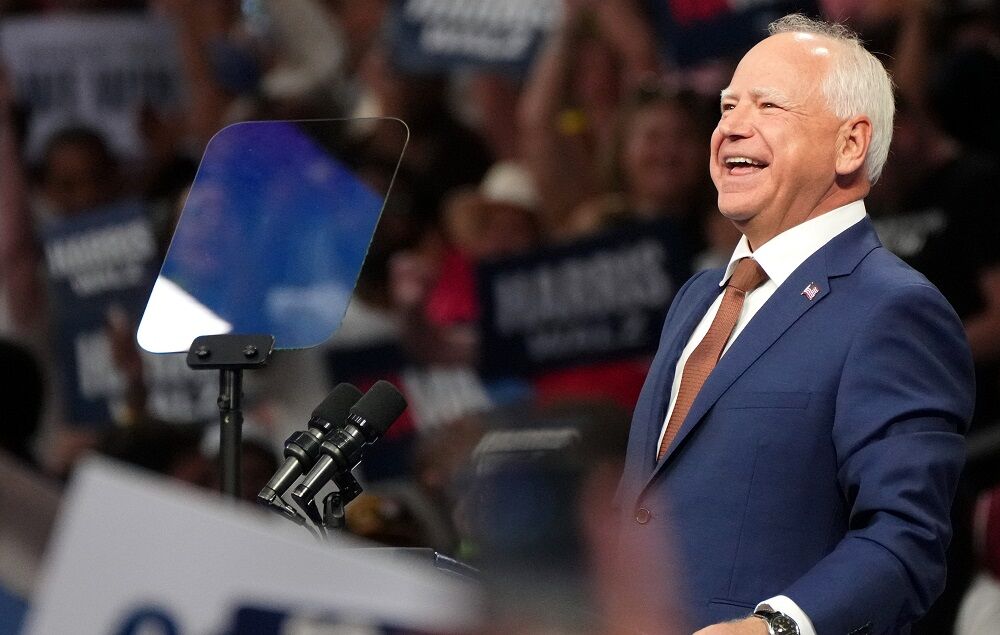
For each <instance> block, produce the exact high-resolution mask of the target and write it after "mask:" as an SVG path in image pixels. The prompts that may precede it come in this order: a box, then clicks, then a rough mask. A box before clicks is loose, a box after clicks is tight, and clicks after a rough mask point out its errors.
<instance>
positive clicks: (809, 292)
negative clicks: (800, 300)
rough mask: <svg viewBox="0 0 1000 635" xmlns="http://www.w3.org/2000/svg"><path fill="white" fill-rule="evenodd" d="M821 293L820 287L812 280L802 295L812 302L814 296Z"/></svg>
mask: <svg viewBox="0 0 1000 635" xmlns="http://www.w3.org/2000/svg"><path fill="white" fill-rule="evenodd" d="M818 293H819V287H817V286H816V283H815V282H810V283H809V284H808V285H806V288H805V289H803V290H802V295H804V296H806V299H807V300H809V301H810V302H812V300H813V298H815V297H816V295H817V294H818Z"/></svg>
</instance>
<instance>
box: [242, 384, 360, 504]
mask: <svg viewBox="0 0 1000 635" xmlns="http://www.w3.org/2000/svg"><path fill="white" fill-rule="evenodd" d="M360 398H361V391H360V390H358V389H357V388H355V387H354V386H352V385H351V384H346V383H344V384H338V385H337V387H336V388H334V389H333V390H331V391H330V394H329V395H327V396H326V399H324V400H323V401H322V403H320V404H319V405H318V406H316V409H315V410H313V411H312V417H311V418H310V419H309V428H308V429H307V430H299V431H297V432H293V433H292V434H291V435H290V436H289V437H288V440H287V441H285V457H286V458H285V464H284V465H282V466H281V468H280V469H279V470H278V471H277V472H275V473H274V476H272V477H271V480H270V481H268V482H267V485H265V486H264V489H262V490H260V493H259V494H257V502H258V503H260V504H261V505H271V504H277V501H279V500H280V497H281V495H282V494H284V493H285V491H286V490H288V488H289V487H291V485H292V483H294V482H295V479H297V478H298V477H299V476H301V475H302V473H303V472H305V471H307V470H308V469H309V468H311V467H312V466H313V464H314V463H315V462H316V458H317V457H319V448H320V444H321V443H323V441H324V439H326V438H327V437H328V436H330V434H331V433H332V432H333V431H334V430H335V429H337V428H338V427H339V426H341V425H343V422H344V420H345V419H347V415H348V414H349V412H350V408H351V406H353V405H354V404H355V403H357V402H358V399H360ZM280 507H282V508H285V507H287V505H285V504H282V505H280ZM289 509H290V508H289Z"/></svg>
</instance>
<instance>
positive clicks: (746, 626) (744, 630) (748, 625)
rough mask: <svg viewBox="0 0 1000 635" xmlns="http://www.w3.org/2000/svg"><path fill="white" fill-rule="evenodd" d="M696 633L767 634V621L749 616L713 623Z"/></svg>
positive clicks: (711, 634)
mask: <svg viewBox="0 0 1000 635" xmlns="http://www.w3.org/2000/svg"><path fill="white" fill-rule="evenodd" d="M694 635H767V623H766V622H765V621H764V620H762V619H760V618H757V617H748V618H746V619H743V620H740V621H738V622H726V623H725V624H712V625H711V626H706V627H705V628H703V629H701V630H700V631H698V632H697V633H695V634H694Z"/></svg>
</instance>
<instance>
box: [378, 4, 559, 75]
mask: <svg viewBox="0 0 1000 635" xmlns="http://www.w3.org/2000/svg"><path fill="white" fill-rule="evenodd" d="M561 15H562V0H505V1H504V2H497V1H496V0H395V2H394V3H393V6H392V9H391V12H390V16H389V20H388V33H389V41H390V42H391V43H392V49H391V51H392V61H393V64H394V65H395V66H396V67H397V68H399V69H400V70H402V71H404V72H409V73H436V72H444V71H449V70H453V69H455V68H461V67H477V68H478V67H490V68H495V69H500V70H504V71H507V72H511V73H516V74H521V73H523V72H524V71H526V70H527V68H528V67H529V65H530V63H531V60H532V59H533V58H534V55H535V53H536V52H537V50H538V48H539V46H540V45H541V42H542V41H543V40H544V39H545V35H546V33H547V32H548V31H549V30H550V29H552V28H554V27H555V26H556V25H557V24H558V23H559V21H560V20H561Z"/></svg>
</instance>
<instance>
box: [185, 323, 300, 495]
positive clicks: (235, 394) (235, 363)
mask: <svg viewBox="0 0 1000 635" xmlns="http://www.w3.org/2000/svg"><path fill="white" fill-rule="evenodd" d="M273 350H274V336H273V335H262V334H249V335H247V334H237V333H228V334H224V335H202V336H200V337H196V338H195V339H194V341H193V342H192V343H191V348H190V349H189V350H188V354H187V365H188V367H189V368H192V369H195V370H203V369H210V370H214V369H218V371H219V402H218V403H219V470H220V473H221V474H220V475H221V481H222V492H223V494H225V495H226V496H228V497H230V498H239V497H240V492H241V487H240V459H241V454H242V451H243V448H242V445H243V371H244V370H251V369H254V368H262V367H264V366H266V365H267V362H268V360H269V359H270V358H271V352H272V351H273ZM292 511H293V512H294V511H295V510H294V509H293V510H292Z"/></svg>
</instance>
